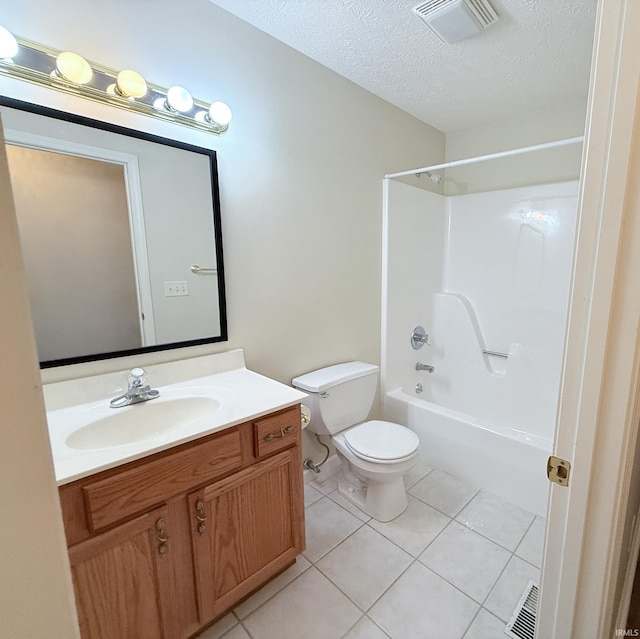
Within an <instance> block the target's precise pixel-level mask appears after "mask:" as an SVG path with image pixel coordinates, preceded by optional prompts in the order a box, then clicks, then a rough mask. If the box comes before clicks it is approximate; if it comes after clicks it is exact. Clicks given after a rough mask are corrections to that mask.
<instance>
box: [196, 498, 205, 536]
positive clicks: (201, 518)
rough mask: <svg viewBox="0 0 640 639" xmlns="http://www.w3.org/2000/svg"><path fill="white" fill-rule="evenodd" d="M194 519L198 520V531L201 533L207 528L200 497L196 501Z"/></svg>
mask: <svg viewBox="0 0 640 639" xmlns="http://www.w3.org/2000/svg"><path fill="white" fill-rule="evenodd" d="M196 521H197V522H198V533H200V534H202V533H203V532H204V531H205V530H206V529H207V524H206V521H207V516H206V515H205V514H204V502H203V501H202V500H201V499H198V501H197V502H196Z"/></svg>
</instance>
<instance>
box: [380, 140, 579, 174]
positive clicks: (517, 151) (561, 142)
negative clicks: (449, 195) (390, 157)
mask: <svg viewBox="0 0 640 639" xmlns="http://www.w3.org/2000/svg"><path fill="white" fill-rule="evenodd" d="M583 140H584V136H582V135H581V136H579V137H577V138H567V139H565V140H556V141H555V142H545V143H544V144H536V145H534V146H523V147H522V148H520V149H511V150H510V151H500V152H499V153H490V154H489V155H478V156H476V157H475V158H467V159H466V160H453V161H452V162H444V163H442V164H434V165H433V166H425V167H424V168H422V169H411V170H410V171H402V172H401V173H387V174H386V175H385V176H384V177H385V178H396V177H403V176H404V175H415V174H416V173H426V172H427V171H436V170H437V169H449V168H451V167H454V166H462V165H463V164H474V163H475V162H484V161H485V160H494V159H496V158H506V157H508V156H510V155H520V154H521V153H529V152H530V151H541V150H542V149H552V148H554V147H556V146H567V145H569V144H578V143H579V142H582V141H583Z"/></svg>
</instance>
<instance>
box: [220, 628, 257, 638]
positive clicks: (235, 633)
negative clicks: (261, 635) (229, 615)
mask: <svg viewBox="0 0 640 639" xmlns="http://www.w3.org/2000/svg"><path fill="white" fill-rule="evenodd" d="M222 639H251V636H250V635H249V633H248V632H247V631H246V630H245V629H244V628H243V627H242V626H240V625H238V626H236V627H235V628H234V629H233V630H229V632H228V633H227V634H226V635H224V636H223V637H222Z"/></svg>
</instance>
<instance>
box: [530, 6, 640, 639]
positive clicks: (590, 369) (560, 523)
mask: <svg viewBox="0 0 640 639" xmlns="http://www.w3.org/2000/svg"><path fill="white" fill-rule="evenodd" d="M639 77H640V1H639V0H600V1H599V7H598V19H597V22H596V34H595V43H594V59H593V65H592V78H591V91H590V97H589V106H588V110H587V131H586V137H585V145H584V159H583V167H582V186H581V202H580V207H581V214H580V222H579V230H578V242H577V246H576V261H575V266H574V268H575V271H574V284H573V291H572V297H571V304H570V316H569V325H568V336H567V343H566V350H565V374H564V379H563V386H562V390H561V401H560V409H559V422H558V424H559V425H558V429H557V432H556V442H555V451H554V454H555V455H557V456H558V457H562V458H564V459H567V460H569V461H570V462H571V464H572V469H571V475H570V485H569V487H568V488H564V487H561V486H558V485H555V484H554V485H553V487H552V489H551V499H550V505H549V517H548V520H547V521H548V528H547V540H546V544H545V559H544V569H543V575H542V592H541V601H540V611H539V618H538V624H537V637H538V639H570V638H576V639H591V638H593V639H599V638H600V637H602V638H605V637H606V638H607V639H608V638H609V637H613V636H616V635H615V629H616V627H617V626H616V623H617V622H616V619H615V614H616V609H617V608H618V607H619V603H618V602H619V601H620V582H621V580H622V579H623V578H624V571H625V570H626V566H625V565H619V564H620V558H621V556H622V560H623V562H624V561H625V557H628V556H629V552H628V539H629V537H630V528H631V517H629V516H628V513H627V506H628V505H629V506H634V504H633V503H632V502H633V499H632V500H629V487H630V478H631V469H632V467H633V463H634V452H635V447H636V435H637V423H638V415H637V406H636V405H637V394H638V390H637V387H638V383H637V382H638V369H639V365H640V356H639V353H640V350H639V348H638V328H639V326H640V187H639V186H638V184H639V183H640V111H639V110H638V105H637V101H638V89H639V86H640V85H639ZM634 122H635V125H636V127H635V131H634ZM635 507H636V508H637V504H635ZM623 537H624V546H623ZM620 571H622V572H620ZM623 599H624V597H623ZM623 603H624V602H623Z"/></svg>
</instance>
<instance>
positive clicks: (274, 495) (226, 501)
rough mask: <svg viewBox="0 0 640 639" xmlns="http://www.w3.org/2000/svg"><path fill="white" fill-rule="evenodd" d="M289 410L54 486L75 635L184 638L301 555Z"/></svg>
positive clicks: (294, 423) (296, 451) (300, 509)
mask: <svg viewBox="0 0 640 639" xmlns="http://www.w3.org/2000/svg"><path fill="white" fill-rule="evenodd" d="M300 431H301V423H300V406H299V405H296V406H293V407H290V408H286V409H284V410H281V411H278V412H276V413H272V414H270V415H267V416H264V417H260V418H259V419H256V420H253V421H252V422H248V423H244V424H240V425H238V426H233V427H230V428H227V429H225V430H222V431H220V432H217V433H215V434H213V435H209V436H205V437H202V438H201V439H198V440H196V441H194V442H191V443H188V444H183V445H181V446H177V447H175V448H172V449H170V450H167V451H164V452H162V453H157V454H154V455H151V456H149V457H147V458H144V459H140V460H137V461H135V462H131V463H128V464H125V465H123V466H119V467H117V468H113V469H110V470H107V471H104V472H101V473H98V474H96V475H92V476H89V477H86V478H84V479H80V480H78V481H75V482H73V483H71V484H67V485H64V486H61V487H60V498H61V503H62V511H63V518H64V522H65V530H66V535H67V543H68V547H69V557H70V560H71V568H72V574H73V581H74V588H75V593H76V602H77V607H78V616H79V619H80V627H81V632H82V636H83V638H84V639H98V638H99V639H147V638H148V639H158V638H162V639H183V638H186V637H190V636H191V635H193V634H194V633H196V632H198V631H199V630H200V629H201V628H203V627H205V626H206V625H208V624H209V623H211V622H212V621H213V620H214V619H216V618H217V617H219V616H221V615H222V614H224V613H225V612H226V611H227V610H229V609H230V608H231V607H232V606H233V605H234V604H236V603H237V602H238V601H240V600H241V599H242V598H244V597H246V596H247V595H248V594H250V593H251V592H252V591H254V590H256V589H257V588H259V587H260V586H261V585H262V584H264V583H265V582H266V581H268V580H269V579H270V578H271V577H273V576H274V575H275V574H277V573H278V572H280V571H281V570H283V569H284V568H286V567H287V566H288V565H289V564H291V563H292V562H293V561H294V560H295V558H296V556H297V555H298V554H299V553H301V552H302V551H303V550H304V503H303V486H302V461H301V452H300Z"/></svg>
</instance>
